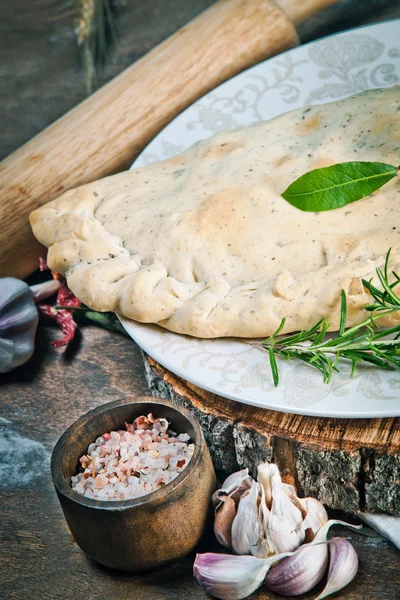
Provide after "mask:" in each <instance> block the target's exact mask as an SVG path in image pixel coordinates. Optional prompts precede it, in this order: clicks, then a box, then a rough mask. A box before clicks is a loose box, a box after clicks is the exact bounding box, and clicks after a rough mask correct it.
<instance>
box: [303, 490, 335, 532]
mask: <svg viewBox="0 0 400 600" xmlns="http://www.w3.org/2000/svg"><path fill="white" fill-rule="evenodd" d="M299 502H300V504H301V505H302V506H303V508H304V509H305V511H306V516H305V518H304V521H303V526H302V528H303V531H304V532H306V531H307V529H311V530H312V532H313V534H314V536H315V534H316V533H317V532H318V531H319V530H320V529H321V527H322V526H323V525H324V524H325V523H326V522H327V521H328V519H329V517H328V513H327V512H326V510H325V507H324V505H323V504H322V503H321V502H319V501H318V500H316V499H315V498H299Z"/></svg>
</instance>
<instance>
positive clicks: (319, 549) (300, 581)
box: [265, 544, 328, 596]
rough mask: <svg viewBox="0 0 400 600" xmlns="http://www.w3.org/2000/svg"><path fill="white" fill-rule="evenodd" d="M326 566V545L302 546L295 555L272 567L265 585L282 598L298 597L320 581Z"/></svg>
mask: <svg viewBox="0 0 400 600" xmlns="http://www.w3.org/2000/svg"><path fill="white" fill-rule="evenodd" d="M327 566H328V544H319V545H316V546H313V545H311V546H308V545H306V546H304V548H303V549H302V548H299V551H298V552H296V554H295V555H293V556H290V557H288V558H285V559H284V560H282V561H281V562H280V563H278V564H277V565H274V566H273V567H272V568H271V569H270V571H269V572H268V574H267V577H266V579H265V583H266V585H267V586H268V588H269V589H270V590H272V591H273V592H275V593H276V594H281V595H282V596H299V595H300V594H304V593H305V592H308V591H309V590H311V589H312V588H313V587H314V586H315V585H317V583H318V582H319V581H321V579H322V577H323V576H324V573H325V571H326V568H327Z"/></svg>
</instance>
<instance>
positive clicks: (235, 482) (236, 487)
mask: <svg viewBox="0 0 400 600" xmlns="http://www.w3.org/2000/svg"><path fill="white" fill-rule="evenodd" d="M252 482H253V478H252V477H251V475H249V470H248V469H243V470H242V471H237V472H236V473H232V475H229V477H227V478H226V479H225V481H224V483H223V484H222V486H221V488H220V489H219V490H217V491H216V492H214V494H213V495H212V503H213V506H214V508H218V506H219V504H220V495H228V496H231V497H232V498H233V500H234V501H235V503H236V506H237V505H238V504H239V501H240V498H241V497H242V495H243V493H244V492H245V491H246V490H249V489H250V488H251V484H252Z"/></svg>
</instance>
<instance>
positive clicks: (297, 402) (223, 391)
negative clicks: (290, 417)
mask: <svg viewBox="0 0 400 600" xmlns="http://www.w3.org/2000/svg"><path fill="white" fill-rule="evenodd" d="M398 83H400V20H395V21H390V22H386V23H380V24H377V25H371V26H368V27H362V28H359V29H353V30H351V31H348V32H345V33H341V34H338V35H333V36H330V37H327V38H324V39H321V40H319V41H316V42H312V43H310V44H305V45H304V46H301V47H299V48H296V49H294V50H290V51H289V52H285V53H284V54H280V55H279V56H277V57H276V58H272V59H270V60H267V61H265V62H264V63H262V64H260V65H257V66H255V67H253V68H251V69H249V70H248V71H245V72H244V73H241V74H240V75H237V76H236V77H234V78H233V79H231V80H230V81H228V82H226V83H224V84H223V85H221V86H219V87H218V88H216V89H215V90H214V91H212V92H211V93H209V94H207V95H206V96H204V97H203V98H201V99H200V100H198V101H197V102H195V103H194V104H193V105H192V106H191V107H190V108H188V109H187V110H186V111H185V112H183V113H182V114H181V115H179V117H177V118H176V119H175V120H174V121H172V122H171V123H170V124H169V125H168V126H167V127H166V128H165V129H164V130H163V131H162V132H161V133H160V134H159V135H158V136H157V137H156V138H155V139H154V140H153V141H152V142H151V144H149V146H148V147H147V148H146V150H145V151H144V152H143V153H142V154H141V155H140V156H139V158H138V159H137V160H136V162H135V164H134V167H141V166H143V165H147V164H149V163H151V162H154V161H158V160H163V159H166V158H168V157H170V156H173V155H175V154H179V153H180V152H182V151H183V150H185V149H186V148H187V147H188V146H190V145H191V144H193V143H194V142H196V141H198V140H199V139H202V138H206V137H209V136H211V135H213V134H214V133H216V132H218V131H221V130H224V129H230V128H234V127H240V126H244V125H250V124H252V123H256V122H258V121H261V120H266V119H271V118H272V117H275V116H276V115H278V114H281V113H284V112H287V111H289V110H292V109H294V108H298V107H302V106H305V105H307V104H319V103H324V102H330V101H332V100H336V99H338V98H344V97H346V96H351V95H352V94H357V93H358V92H361V91H363V90H366V89H372V88H378V87H389V86H393V85H396V84H398ZM122 324H123V325H124V327H125V329H126V330H127V332H128V333H129V334H130V335H131V337H132V338H133V339H134V340H135V341H136V342H137V343H138V344H139V346H141V348H143V350H145V351H146V352H147V353H148V354H149V355H150V356H152V357H153V358H154V359H155V360H157V361H158V362H159V363H161V364H162V365H164V366H165V367H166V368H167V369H169V370H170V371H172V372H173V373H176V374H177V375H178V376H180V377H183V378H184V379H187V380H188V381H191V382H192V383H194V384H196V385H198V386H200V387H202V388H204V389H206V390H209V391H211V392H214V393H216V394H220V395H221V396H225V397H227V398H231V399H233V400H237V401H239V402H244V403H247V404H252V405H254V406H259V407H263V408H269V409H273V410H280V411H285V412H292V413H298V414H304V415H314V416H324V417H342V418H350V417H356V418H362V417H389V416H399V415H400V373H397V372H394V371H393V372H391V371H389V372H387V371H382V370H378V369H375V368H373V367H372V368H368V367H365V368H358V369H357V372H356V376H355V378H354V379H349V378H348V377H347V375H346V374H345V373H344V372H343V373H342V374H340V375H335V377H334V378H333V381H332V382H331V383H330V384H329V385H326V384H324V383H323V382H322V377H321V375H320V373H319V372H318V371H316V370H314V369H312V368H311V367H307V366H305V365H303V364H299V363H298V362H295V361H291V362H286V361H281V360H279V359H278V361H279V369H280V374H281V383H280V385H279V387H278V388H275V387H274V385H273V382H272V377H271V371H270V367H269V361H268V357H267V355H266V354H265V353H264V352H262V351H261V350H258V349H257V348H255V347H254V346H251V345H249V344H248V343H246V342H244V341H243V342H242V341H237V340H232V339H216V340H200V339H195V338H190V337H186V336H183V335H178V334H175V333H170V332H168V331H165V330H163V329H161V328H160V327H157V326H153V325H142V324H138V323H135V322H133V321H129V320H126V319H122ZM344 369H346V365H344Z"/></svg>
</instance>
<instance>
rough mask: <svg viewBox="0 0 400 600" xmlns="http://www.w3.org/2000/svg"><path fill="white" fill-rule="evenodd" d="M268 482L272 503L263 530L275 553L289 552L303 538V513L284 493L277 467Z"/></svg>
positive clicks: (296, 546) (300, 542) (297, 545)
mask: <svg viewBox="0 0 400 600" xmlns="http://www.w3.org/2000/svg"><path fill="white" fill-rule="evenodd" d="M274 466H275V465H274ZM270 482H271V491H272V505H271V511H270V514H269V518H268V523H267V527H266V531H265V534H266V538H267V540H268V543H269V545H270V547H271V549H272V551H273V552H275V554H280V553H281V552H291V551H293V550H296V548H298V547H299V546H300V544H302V542H303V541H304V538H305V532H304V531H303V529H302V525H303V515H302V513H301V510H300V509H299V508H297V506H295V504H293V502H292V501H291V500H290V498H289V496H288V494H287V493H286V490H285V488H284V485H283V484H282V480H281V476H280V474H279V471H278V469H277V468H276V471H275V472H274V473H273V475H272V477H271V480H270Z"/></svg>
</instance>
